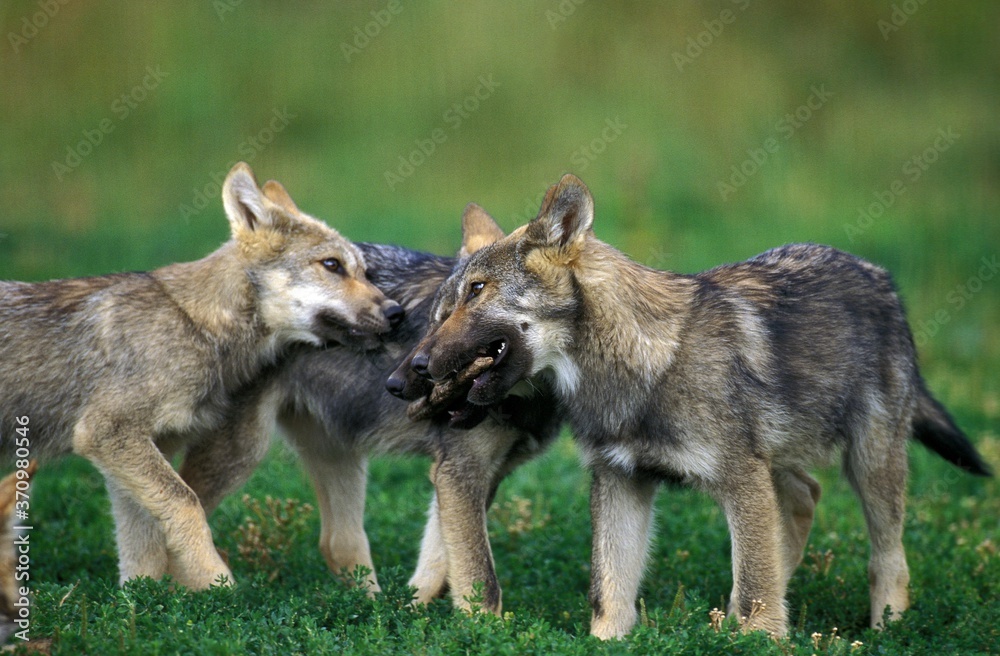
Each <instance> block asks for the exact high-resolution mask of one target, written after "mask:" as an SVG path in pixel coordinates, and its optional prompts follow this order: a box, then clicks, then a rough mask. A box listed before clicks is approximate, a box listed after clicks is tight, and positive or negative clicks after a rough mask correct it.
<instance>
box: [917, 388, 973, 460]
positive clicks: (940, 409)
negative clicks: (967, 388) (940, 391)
mask: <svg viewBox="0 0 1000 656" xmlns="http://www.w3.org/2000/svg"><path fill="white" fill-rule="evenodd" d="M913 437H914V439H916V440H917V441H918V442H920V443H921V444H923V445H924V446H926V447H927V448H928V449H930V450H931V451H933V452H934V453H936V454H938V455H939V456H941V457H942V458H944V459H945V460H947V461H948V462H950V463H952V464H953V465H956V466H958V467H961V468H962V469H964V470H965V471H967V472H969V473H970V474H975V475H976V476H992V475H993V470H991V469H990V466H989V465H987V464H986V462H984V461H983V457H982V456H981V455H979V452H978V451H976V447H974V446H973V445H972V442H970V441H969V438H968V437H966V435H965V433H963V432H962V430H961V429H960V428H959V427H958V426H956V425H955V422H954V421H953V420H952V418H951V415H949V414H948V411H947V410H945V408H944V406H943V405H941V404H940V403H938V401H937V400H936V399H935V398H934V397H933V396H931V395H930V392H928V391H927V388H926V387H925V385H924V383H923V381H920V399H919V401H918V402H917V414H916V416H915V417H914V418H913Z"/></svg>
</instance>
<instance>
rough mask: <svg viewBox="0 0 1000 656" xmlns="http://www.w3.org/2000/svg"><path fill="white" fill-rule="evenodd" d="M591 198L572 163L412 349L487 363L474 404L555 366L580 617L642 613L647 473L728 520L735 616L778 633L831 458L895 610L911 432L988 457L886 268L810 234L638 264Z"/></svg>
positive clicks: (902, 568) (445, 302) (900, 601)
mask: <svg viewBox="0 0 1000 656" xmlns="http://www.w3.org/2000/svg"><path fill="white" fill-rule="evenodd" d="M592 221H593V200H592V198H591V195H590V192H589V191H588V190H587V188H586V187H585V186H584V184H583V183H582V182H581V181H580V180H578V179H577V178H575V177H573V176H571V175H567V176H565V177H564V178H563V179H562V180H561V181H560V182H559V184H558V185H556V186H554V187H552V188H551V189H549V191H548V194H547V195H546V197H545V200H544V201H543V204H542V207H541V210H540V212H539V214H538V217H537V218H535V219H534V220H533V221H532V222H530V223H529V224H527V225H526V226H522V227H521V228H519V229H517V230H515V231H514V232H513V233H512V234H511V235H509V236H508V237H506V238H503V239H498V240H496V241H495V242H494V243H492V244H488V245H484V246H483V247H482V248H481V249H480V250H479V251H477V252H476V253H474V254H472V256H471V257H470V258H469V260H468V261H467V262H466V263H465V265H464V266H463V267H461V268H459V269H458V271H457V272H456V274H455V275H454V276H453V277H452V278H451V279H450V280H449V281H448V282H446V283H445V286H444V287H443V288H442V291H441V294H440V296H439V298H440V302H439V303H438V304H437V305H436V306H435V307H434V309H433V311H432V316H433V318H434V319H435V320H436V321H437V322H439V323H440V325H439V327H438V328H437V330H436V331H433V332H431V334H429V335H428V336H427V338H426V339H425V340H424V341H423V342H422V344H421V346H420V347H419V348H418V349H417V351H416V352H415V353H414V355H413V358H412V364H413V367H415V368H416V369H417V370H418V372H423V373H425V374H426V375H427V376H429V377H430V378H432V379H434V380H442V379H446V378H448V377H449V376H450V375H452V372H454V371H456V370H461V369H462V367H463V366H465V364H466V363H468V362H470V361H472V360H473V359H475V358H479V357H483V356H489V357H492V358H493V362H494V364H493V367H492V368H490V369H488V370H487V371H485V372H484V373H482V374H481V375H480V376H479V377H478V378H476V379H475V381H474V383H473V385H472V388H471V390H470V392H469V395H468V400H469V401H470V402H472V403H477V404H488V403H492V402H493V401H494V400H495V399H496V398H497V397H498V396H499V395H502V394H504V392H505V391H506V390H507V389H508V387H509V386H510V385H512V384H514V383H515V382H516V381H518V380H521V379H523V378H524V377H525V376H529V375H532V374H535V373H537V372H539V371H540V370H542V369H546V368H548V369H551V370H552V371H553V372H554V375H555V387H556V391H557V395H558V396H559V397H560V399H561V401H562V403H563V404H564V406H565V410H566V412H567V415H568V420H569V422H570V425H571V427H572V429H573V431H574V433H575V435H576V438H577V440H578V443H579V446H580V449H581V451H582V453H583V459H584V461H585V462H586V463H587V464H588V465H589V467H590V468H591V469H592V470H593V482H592V489H591V515H592V521H593V534H594V540H593V551H592V567H591V572H592V580H591V588H590V603H591V605H592V609H593V616H592V623H591V632H592V633H593V634H594V635H596V636H598V637H600V638H613V637H617V636H622V635H624V634H626V633H628V632H629V630H630V629H631V627H632V626H633V624H634V623H635V621H636V611H635V599H636V594H637V590H638V587H639V582H640V578H641V577H642V572H643V567H644V561H645V558H646V545H647V541H648V533H649V530H650V519H651V511H652V507H653V498H654V495H655V492H656V489H657V486H658V484H659V483H660V482H662V481H669V480H678V481H682V482H686V483H689V484H692V485H694V486H696V487H698V488H700V489H702V490H704V491H706V492H707V493H708V494H710V495H711V496H712V497H714V498H715V499H716V501H717V502H718V503H719V504H720V505H721V507H722V508H723V510H724V512H725V515H726V519H727V522H728V525H729V531H730V534H731V536H732V559H733V581H734V584H733V590H732V595H731V598H730V602H729V612H730V613H731V614H735V615H737V616H738V617H741V618H748V620H747V621H745V622H744V626H745V627H746V628H747V629H763V630H765V631H769V632H772V633H774V634H777V635H782V634H784V633H785V632H786V630H787V628H788V619H787V610H786V608H785V588H786V585H787V583H788V580H789V578H790V576H791V575H792V572H793V571H794V569H795V568H796V566H797V565H798V564H799V563H800V562H801V559H802V550H803V548H804V546H805V543H806V540H807V537H808V534H809V530H810V527H811V525H812V518H813V510H814V508H815V506H816V503H817V501H818V500H819V496H820V488H819V485H818V484H817V483H816V481H815V480H813V479H812V478H811V477H810V476H809V475H808V474H807V473H806V468H808V467H810V466H813V465H815V464H817V463H823V462H825V461H828V460H829V458H830V457H831V456H832V455H833V453H835V452H837V451H840V452H842V453H843V464H844V470H845V472H846V474H847V477H848V479H849V480H850V482H851V484H852V485H853V487H854V490H855V491H856V493H857V495H858V497H859V498H860V500H861V505H862V507H863V510H864V515H865V520H866V522H867V525H868V532H869V535H870V538H871V545H872V551H871V560H870V563H869V579H870V581H871V624H872V626H873V627H875V626H877V625H878V624H879V623H880V622H881V620H882V614H883V611H884V610H885V608H886V607H887V606H888V607H889V609H890V617H891V618H898V617H899V615H900V613H901V612H902V611H903V610H905V609H906V607H907V605H908V593H907V584H908V580H909V574H908V571H907V566H906V557H905V555H904V553H903V544H902V539H901V538H902V531H903V515H904V513H903V506H904V494H905V491H906V477H907V461H906V441H907V438H908V437H911V436H912V437H914V438H916V439H917V440H918V441H920V442H921V443H923V444H924V445H925V446H927V447H929V448H930V449H931V450H933V451H935V452H936V453H938V454H940V455H941V456H943V457H944V458H945V459H946V460H948V461H950V462H952V463H954V464H956V465H958V466H959V467H961V468H963V469H965V470H967V471H969V472H971V473H973V474H979V475H989V469H988V467H987V466H986V465H985V463H984V462H983V461H982V459H981V458H980V457H979V454H978V453H977V452H976V450H975V448H974V447H973V446H972V444H970V442H969V440H968V439H967V438H966V436H965V435H964V434H963V433H962V432H961V431H960V430H959V429H958V428H957V427H956V426H955V424H954V423H953V422H952V420H951V418H950V417H949V416H948V413H947V412H946V411H945V409H944V408H943V407H942V406H941V405H940V404H939V403H938V402H937V401H935V400H934V398H933V397H931V395H930V394H929V393H928V391H927V388H926V386H925V385H924V382H923V380H922V379H921V377H920V374H919V372H918V370H917V364H916V358H915V353H914V346H913V340H912V338H911V335H910V329H909V327H908V326H907V323H906V318H905V316H904V314H903V308H902V306H901V304H900V301H899V298H898V297H897V295H896V292H895V290H894V289H893V285H892V282H891V281H890V278H889V275H888V274H887V273H886V272H885V271H884V270H882V269H880V268H878V267H876V266H874V265H872V264H870V263H868V262H865V261H863V260H861V259H858V258H856V257H853V256H851V255H848V254H846V253H842V252H839V251H836V250H834V249H832V248H827V247H823V246H815V245H792V246H785V247H781V248H777V249H774V250H771V251H768V252H766V253H763V254H761V255H758V256H757V257H754V258H752V259H750V260H747V261H746V262H741V263H738V264H730V265H725V266H720V267H718V268H715V269H712V270H710V271H706V272H704V273H700V274H697V275H679V274H674V273H669V272H664V271H656V270H653V269H649V268H647V267H644V266H641V265H639V264H637V263H635V262H633V261H631V260H629V259H628V258H627V257H626V256H625V255H623V254H622V253H620V252H619V251H617V250H615V249H614V248H612V247H610V246H608V245H607V244H604V243H602V242H600V241H599V240H598V239H596V238H595V236H594V234H593V231H592Z"/></svg>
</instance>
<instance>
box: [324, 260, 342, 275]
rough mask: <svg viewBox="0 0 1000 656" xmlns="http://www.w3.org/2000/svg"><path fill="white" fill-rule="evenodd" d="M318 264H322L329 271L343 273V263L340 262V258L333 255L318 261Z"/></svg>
mask: <svg viewBox="0 0 1000 656" xmlns="http://www.w3.org/2000/svg"><path fill="white" fill-rule="evenodd" d="M320 264H322V265H323V267H324V268H325V269H326V270H327V271H329V272H330V273H339V274H343V273H344V265H343V264H341V263H340V260H338V259H337V258H335V257H328V258H326V259H325V260H323V261H322V262H320Z"/></svg>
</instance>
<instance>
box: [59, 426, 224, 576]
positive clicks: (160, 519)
mask: <svg viewBox="0 0 1000 656" xmlns="http://www.w3.org/2000/svg"><path fill="white" fill-rule="evenodd" d="M144 428H145V427H144V426H136V425H129V424H128V423H127V422H126V421H124V420H122V419H121V418H114V417H109V416H107V415H102V416H99V417H85V418H84V419H83V420H81V421H80V423H79V424H78V425H77V427H76V432H75V434H74V436H73V448H74V450H75V451H76V453H78V454H80V455H82V456H84V457H85V458H88V459H89V460H90V461H91V462H92V463H94V465H95V466H96V467H97V468H98V469H99V470H100V471H101V473H102V474H104V477H105V479H106V480H107V482H108V485H109V488H111V489H112V495H113V496H114V497H116V498H118V499H120V500H121V501H119V502H118V508H121V509H123V510H122V513H121V514H119V512H118V510H116V517H115V519H116V521H119V522H127V521H130V519H132V518H134V517H135V516H136V512H135V508H134V507H133V506H132V505H129V504H134V505H135V506H138V507H139V508H141V509H142V510H144V511H145V512H146V513H148V515H149V516H150V517H152V518H153V520H155V521H156V523H157V524H158V526H159V528H160V530H161V531H162V533H163V536H164V541H165V544H166V552H167V558H168V560H169V562H170V564H171V570H172V573H173V574H174V576H175V577H176V580H177V582H178V583H180V584H181V585H184V586H187V587H188V588H191V589H194V590H201V589H204V588H208V587H209V586H211V585H213V584H217V583H218V582H219V579H220V577H225V578H226V579H227V580H229V581H230V582H231V581H232V572H230V571H229V567H227V566H226V564H225V563H224V562H222V558H220V557H219V554H218V552H217V551H216V550H215V545H214V543H213V542H212V531H211V529H209V527H208V521H207V520H206V518H205V511H204V510H203V509H202V507H201V503H199V501H198V496H197V495H196V494H195V493H194V491H193V490H192V489H191V488H190V487H188V485H187V484H186V483H185V482H184V481H183V480H182V479H181V477H180V475H178V474H177V472H175V471H174V469H173V468H172V467H171V466H170V463H169V462H168V461H167V459H166V458H165V457H164V456H163V454H162V453H160V450H159V449H158V448H157V447H156V445H155V444H153V441H152V440H151V439H149V438H148V437H146V436H145V435H144V434H143V430H144ZM126 499H127V500H128V501H125V500H126ZM122 502H124V503H125V505H124V506H123V505H122ZM116 528H117V531H118V534H119V535H120V536H121V535H124V536H128V537H129V539H130V540H131V538H132V537H135V536H136V535H137V534H136V533H133V532H132V527H130V526H127V525H122V524H119V525H118V526H117V527H116ZM142 540H143V541H146V540H145V538H142ZM146 542H147V543H148V544H152V543H153V542H155V541H152V540H149V541H146ZM132 544H133V543H132V542H131V541H130V542H129V545H132ZM129 545H126V547H125V549H124V550H123V553H122V556H123V557H122V559H121V568H122V571H121V574H122V579H123V580H125V579H130V578H134V577H136V576H140V575H144V574H147V573H148V572H147V571H142V570H143V569H145V568H146V566H145V564H142V563H153V562H158V561H159V554H158V552H157V553H156V554H149V555H147V556H142V557H138V558H137V557H135V556H134V554H133V553H132V551H133V550H132V547H131V546H129ZM175 563H176V567H175V566H174V564H175ZM157 567H158V566H157Z"/></svg>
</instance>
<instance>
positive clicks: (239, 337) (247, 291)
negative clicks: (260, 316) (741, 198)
mask: <svg viewBox="0 0 1000 656" xmlns="http://www.w3.org/2000/svg"><path fill="white" fill-rule="evenodd" d="M230 248H232V244H231V243H230V244H225V245H224V246H223V247H222V248H220V249H219V250H217V251H215V252H214V253H212V254H210V255H208V256H207V257H205V258H203V259H201V260H198V261H196V262H183V263H179V264H171V265H170V266H166V267H163V268H162V269H157V270H156V271H154V272H153V276H154V277H155V278H156V279H157V280H158V281H159V282H160V284H161V285H163V289H164V290H165V291H166V293H167V294H168V295H169V296H170V298H171V299H172V300H173V301H174V302H175V303H176V304H177V306H178V307H179V308H180V309H181V310H182V311H183V312H184V314H185V315H187V317H188V318H189V319H190V320H191V322H192V323H193V324H194V327H195V328H197V329H198V331H199V332H201V333H202V334H204V335H205V336H206V337H208V338H210V339H211V340H212V341H213V342H215V343H216V344H218V345H219V346H222V347H224V348H225V347H227V346H229V345H230V343H232V345H233V346H236V345H237V344H245V343H247V342H248V341H250V342H253V341H257V340H260V339H263V337H264V336H263V335H262V334H257V333H260V332H262V330H261V327H260V325H259V321H257V320H256V317H255V313H254V307H255V305H256V299H255V295H254V290H253V286H252V285H251V283H250V280H249V279H248V278H247V274H246V271H245V270H244V269H243V267H242V266H241V265H240V263H239V261H238V260H237V259H236V258H235V257H234V254H233V253H229V252H227V249H230Z"/></svg>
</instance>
